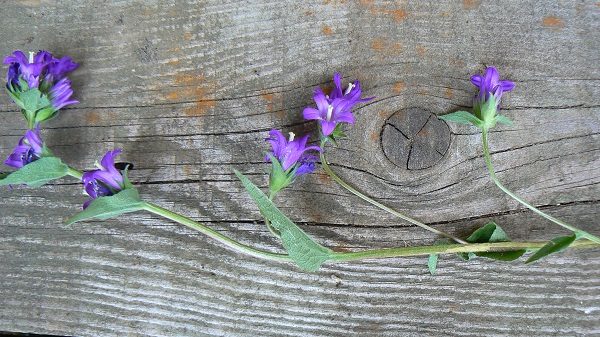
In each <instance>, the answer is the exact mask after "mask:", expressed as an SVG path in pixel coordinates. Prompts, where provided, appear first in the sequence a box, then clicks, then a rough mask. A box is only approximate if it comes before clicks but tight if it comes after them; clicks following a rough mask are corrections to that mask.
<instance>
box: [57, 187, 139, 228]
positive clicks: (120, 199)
mask: <svg viewBox="0 0 600 337" xmlns="http://www.w3.org/2000/svg"><path fill="white" fill-rule="evenodd" d="M142 209H144V202H143V201H142V200H140V196H139V194H138V192H137V190H136V189H135V188H128V189H124V190H122V191H121V192H119V193H117V194H115V195H111V196H109V197H98V198H96V199H94V200H93V201H92V202H91V203H90V204H89V205H88V207H87V208H86V209H85V210H83V211H82V212H79V213H77V214H75V215H74V216H73V217H71V218H70V219H69V220H67V225H71V224H73V223H75V222H78V221H83V220H87V219H92V218H97V219H100V220H106V219H109V218H112V217H115V216H117V215H121V214H124V213H130V212H135V211H139V210H142Z"/></svg>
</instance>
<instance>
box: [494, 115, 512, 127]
mask: <svg viewBox="0 0 600 337" xmlns="http://www.w3.org/2000/svg"><path fill="white" fill-rule="evenodd" d="M496 121H497V122H500V123H502V124H504V125H512V124H513V122H512V121H511V120H510V119H508V118H507V117H505V116H502V115H497V116H496Z"/></svg>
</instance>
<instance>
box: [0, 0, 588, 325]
mask: <svg viewBox="0 0 600 337" xmlns="http://www.w3.org/2000/svg"><path fill="white" fill-rule="evenodd" d="M599 16H600V7H598V6H597V4H596V3H594V2H590V1H580V2H561V1H552V2H547V3H544V5H543V6H542V5H540V4H538V3H537V2H536V1H496V2H491V1H441V2H439V3H432V2H410V3H400V2H387V1H358V2H353V1H342V0H327V1H317V2H313V1H305V2H294V1H280V2H268V1H253V2H239V1H212V0H211V1H189V2H188V1H178V2H173V3H167V2H162V1H143V2H142V1H131V2H127V1H106V2H97V1H88V0H86V1H77V2H70V1H66V2H54V1H23V2H16V3H11V4H5V5H4V6H3V10H2V12H0V19H1V22H3V29H2V30H0V55H8V54H10V53H11V52H12V51H13V50H15V49H21V50H34V51H35V50H38V49H46V50H50V51H51V52H53V53H55V54H56V55H70V56H72V57H73V59H74V60H75V61H76V62H78V63H80V67H79V68H78V69H77V70H76V71H75V72H73V74H72V76H71V79H72V80H73V87H74V90H75V97H76V99H78V100H80V101H81V103H79V104H77V105H75V106H74V107H71V108H68V109H65V110H64V111H62V112H61V114H60V115H59V116H58V117H57V118H56V119H54V120H52V121H49V122H48V123H46V124H45V127H44V129H43V131H42V136H43V137H44V139H45V140H46V141H47V143H48V144H49V146H50V147H51V149H52V150H53V151H54V152H55V153H56V154H57V155H59V156H60V157H61V158H63V159H64V161H65V162H67V163H69V164H70V165H72V166H73V167H75V168H79V169H92V168H93V163H94V161H95V160H98V159H99V158H100V157H101V156H102V155H103V154H104V153H106V151H108V150H112V149H113V148H121V149H123V154H122V155H121V156H120V157H119V160H122V161H128V162H132V163H134V164H135V167H136V168H135V170H134V171H132V172H131V174H130V177H131V179H132V180H133V181H134V183H135V184H136V186H137V187H138V189H139V191H140V193H141V195H142V197H143V198H144V199H145V200H147V201H149V202H153V203H156V204H158V205H161V206H163V207H167V208H169V209H171V210H173V211H176V212H180V213H182V214H184V215H186V216H189V217H191V218H193V219H196V220H198V221H201V222H203V223H205V224H207V225H208V226H210V227H211V228H214V229H216V230H218V231H220V232H222V233H224V234H226V235H228V236H230V237H232V238H235V239H236V240H240V241H241V242H243V243H246V244H251V245H254V246H257V247H260V248H263V249H268V250H272V251H281V246H280V244H279V243H278V242H277V240H276V239H275V238H273V237H272V236H271V235H270V233H269V232H268V230H266V229H265V228H264V225H263V224H262V222H261V219H260V215H259V213H258V211H257V209H256V206H255V205H254V204H253V202H252V200H251V198H250V197H249V196H248V195H247V194H245V192H244V191H243V187H242V185H241V183H239V182H238V181H237V180H236V179H235V176H234V175H233V173H232V169H234V168H236V169H238V170H240V171H242V172H243V173H244V174H247V175H248V176H249V177H251V179H252V180H253V181H254V182H255V183H256V184H257V185H258V186H260V187H265V186H266V183H267V181H266V176H265V175H264V168H265V167H266V166H265V163H264V162H263V152H264V151H265V150H267V144H266V143H265V142H264V141H263V139H264V138H265V137H266V136H267V135H268V131H269V130H270V129H271V128H279V129H282V130H283V131H284V132H288V131H294V132H296V133H297V134H302V133H305V132H312V133H313V135H314V133H315V131H316V126H315V124H314V123H312V122H306V121H304V120H303V119H302V116H301V111H302V109H303V108H304V107H305V106H308V105H310V104H312V99H311V91H312V90H313V89H314V88H315V87H316V86H322V87H323V88H326V87H331V82H332V77H333V74H334V73H335V72H340V73H341V74H342V75H343V76H344V81H345V83H346V82H347V81H349V80H354V79H358V80H360V81H361V83H362V86H363V90H364V92H365V95H366V96H376V97H377V98H376V99H374V100H373V101H371V102H369V103H366V104H362V105H360V106H359V107H358V109H356V113H355V116H356V124H355V125H354V126H351V127H348V128H346V131H347V133H348V135H349V136H350V137H349V139H346V140H343V141H341V142H340V146H339V147H337V148H334V147H328V148H327V150H326V153H327V158H328V161H329V162H330V165H331V166H332V168H333V169H334V170H335V171H336V172H337V173H338V174H339V175H340V176H342V177H343V178H344V179H347V180H350V181H352V183H353V185H354V186H356V187H357V188H359V189H361V190H363V191H366V192H368V194H369V195H371V196H373V197H375V198H376V199H377V200H379V201H381V202H383V203H385V204H387V205H389V206H391V207H393V208H395V209H398V210H400V211H402V212H405V213H407V214H409V215H411V216H413V217H415V218H417V219H420V220H422V221H424V222H426V223H428V224H430V225H432V226H434V227H436V228H439V229H442V230H445V231H449V232H452V233H455V234H457V235H463V236H464V235H468V234H469V233H470V232H471V231H472V230H474V229H475V228H476V227H477V226H481V225H483V224H485V223H486V222H488V221H496V222H497V223H498V224H500V225H501V226H502V227H503V228H504V229H505V230H506V231H507V233H508V234H509V235H510V237H511V238H512V239H514V240H533V239H549V238H552V237H553V236H556V235H560V234H565V231H563V230H562V229H561V228H560V227H558V226H556V225H553V224H551V223H548V222H547V221H545V220H543V219H541V218H539V217H536V216H534V215H533V214H531V213H530V212H528V211H527V210H524V209H523V207H521V206H519V205H518V204H517V203H515V202H514V201H512V200H511V199H509V198H508V197H506V196H505V195H504V194H503V193H502V192H501V191H499V190H497V189H495V187H494V186H493V185H492V184H491V182H490V181H489V177H488V176H487V171H486V167H485V161H484V159H483V156H482V147H481V140H480V134H479V133H477V132H476V130H474V129H473V128H471V127H468V126H463V125H455V124H452V125H449V128H450V145H449V148H448V151H447V152H446V153H445V155H444V156H443V157H442V158H441V159H440V160H439V161H438V162H437V163H436V164H435V165H434V166H432V167H429V168H425V169H420V170H408V169H405V168H402V167H399V166H397V165H395V164H394V163H392V162H391V161H390V160H389V158H388V157H387V156H386V154H385V153H384V150H383V148H382V139H381V134H382V129H383V128H384V126H385V125H386V121H387V120H388V118H389V117H390V116H392V115H394V114H396V113H398V112H401V111H404V110H406V109H411V108H418V109H421V110H422V111H424V113H427V114H429V113H432V114H435V115H441V114H445V113H448V112H451V111H456V110H458V109H465V108H468V106H469V105H470V104H471V99H472V97H473V95H474V94H475V90H474V87H473V86H472V85H471V84H470V82H469V76H470V75H472V74H475V73H480V72H482V71H484V70H485V67H486V66H495V67H496V68H498V69H499V71H500V73H501V75H502V76H503V78H507V79H510V80H512V81H514V82H515V83H516V84H517V86H516V87H515V89H514V90H513V91H512V92H511V93H509V94H506V95H505V96H504V97H503V103H502V108H503V111H504V114H505V115H506V116H507V117H509V118H510V119H511V120H513V121H514V122H515V124H514V125H512V126H499V127H498V128H496V129H494V132H492V133H491V135H490V142H491V150H492V159H493V161H494V165H495V166H496V169H497V171H498V175H499V178H500V179H501V180H502V181H503V182H504V183H505V185H507V186H508V187H509V188H511V189H512V190H514V191H515V192H517V193H518V194H519V195H521V196H522V197H523V198H525V199H526V200H528V201H531V202H532V203H533V204H535V205H536V206H539V207H541V208H542V209H543V210H544V211H547V212H549V213H550V214H552V215H554V216H557V217H560V218H561V219H564V220H565V221H567V222H570V223H573V224H574V225H577V226H579V227H580V228H583V229H586V230H589V231H590V232H592V233H595V234H596V235H600V229H599V227H598V224H597V219H598V216H599V212H600V207H599V206H600V188H599V184H600V109H599V106H600V90H599V89H598V88H599V87H600V86H599V83H600V82H599V78H600V76H599V71H598V61H599V59H598V50H599V47H600V41H599V40H598V39H597V31H598V28H599ZM25 127H26V125H25V124H24V123H23V120H22V119H21V115H20V113H19V112H18V110H17V109H16V108H15V106H14V105H13V104H12V103H11V102H10V99H9V98H8V96H7V95H5V96H4V98H3V99H1V100H0V154H2V155H3V156H8V154H10V151H11V150H12V148H13V147H14V146H15V145H16V142H17V141H18V138H19V137H20V136H22V134H23V133H24V130H25ZM311 139H312V140H313V141H314V140H315V139H316V138H315V136H313V137H312V138H311ZM388 145H390V144H388ZM86 200H87V197H86V196H85V195H83V194H82V192H81V185H80V184H78V183H77V182H76V181H74V180H70V179H61V180H58V181H55V182H53V183H51V184H49V185H46V186H43V187H41V188H37V189H31V188H26V187H20V186H14V187H13V188H12V189H2V190H0V212H1V214H2V216H1V218H0V219H1V220H0V221H1V223H2V226H0V331H18V332H32V333H44V334H58V335H78V336H98V335H102V336H122V335H131V336H149V335H151V336H174V335H179V336H190V335H215V336H225V335H226V336H241V335H246V336H256V335H260V336H317V335H328V336H347V335H369V336H415V335H431V336H445V335H448V336H482V335H485V336H515V335H523V336H575V335H577V336H593V335H596V334H598V333H600V330H599V328H598V322H599V321H600V308H599V306H598V303H599V300H600V271H599V270H600V262H599V260H598V250H588V251H583V250H577V251H575V250H573V251H567V252H563V253H561V254H560V255H556V256H553V257H551V258H549V259H547V260H544V261H541V262H539V263H535V264H532V265H527V266H525V265H523V264H522V261H516V262H512V263H498V262H493V261H487V260H484V259H476V260H474V261H472V262H469V263H465V262H464V261H462V260H460V259H458V258H457V257H454V256H444V257H442V258H441V259H440V268H439V270H438V273H437V274H436V275H435V276H430V275H429V273H428V271H427V268H426V262H427V261H426V258H424V257H414V258H404V259H385V260H366V261H361V262H353V263H339V264H332V263H326V264H325V265H324V266H323V268H322V269H321V270H319V271H318V272H316V273H305V272H302V271H301V270H299V269H298V268H297V267H295V266H294V265H292V264H282V263H273V262H265V261H260V260H256V259H254V258H250V257H246V256H243V255H240V254H237V253H235V252H233V251H230V250H228V249H227V248H224V247H222V246H220V245H218V244H216V243H214V242H212V241H211V240H210V239H207V238H205V237H203V236H202V235H200V234H198V233H197V232H194V231H192V230H190V229H187V228H185V227H183V226H180V225H177V224H175V223H171V222H169V221H164V220H162V219H159V218H157V217H156V216H153V215H150V214H148V213H135V214H128V215H124V216H121V217H119V218H117V219H111V220H108V221H102V222H101V221H89V222H83V223H78V224H76V225H74V226H72V227H70V228H63V227H62V223H64V221H65V220H66V219H67V218H69V217H70V216H71V215H72V214H73V213H75V212H77V211H78V210H79V209H80V207H81V204H83V202H85V201H86ZM276 202H277V204H278V205H279V206H280V207H281V209H282V211H284V212H285V213H286V214H288V215H289V216H290V217H291V218H292V219H293V220H294V221H297V223H298V224H299V225H300V226H301V227H302V228H303V229H305V230H306V231H307V232H308V233H309V234H310V235H312V236H314V237H315V238H316V239H317V240H318V241H319V242H321V243H323V244H324V245H326V246H328V247H330V248H331V249H334V250H339V251H345V250H360V249H366V248H375V247H394V246H403V245H422V244H431V243H432V242H433V241H434V240H435V239H436V238H435V236H433V235H430V234H429V233H427V232H424V231H422V230H421V229H419V228H415V227H412V226H409V225H408V224H406V223H404V222H402V221H400V220H397V219H395V218H393V217H392V216H389V215H388V214H386V213H383V212H381V211H379V210H377V209H373V208H372V207H371V206H369V205H367V204H364V203H362V202H360V201H359V200H358V199H357V198H356V197H353V196H352V195H349V194H348V193H347V192H346V191H345V190H344V189H342V188H341V187H339V186H337V185H336V184H335V183H334V182H333V181H331V179H329V178H328V177H327V176H326V174H325V173H324V172H323V171H322V170H320V169H319V170H318V171H317V172H316V173H315V174H312V175H309V176H305V177H303V178H302V179H300V180H299V181H298V182H297V183H295V184H294V185H293V186H292V187H291V188H289V189H286V190H285V191H283V192H281V194H280V196H279V197H278V199H277V200H276Z"/></svg>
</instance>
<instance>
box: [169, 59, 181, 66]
mask: <svg viewBox="0 0 600 337" xmlns="http://www.w3.org/2000/svg"><path fill="white" fill-rule="evenodd" d="M167 64H169V65H172V66H176V65H178V64H179V59H171V60H168V61H167Z"/></svg>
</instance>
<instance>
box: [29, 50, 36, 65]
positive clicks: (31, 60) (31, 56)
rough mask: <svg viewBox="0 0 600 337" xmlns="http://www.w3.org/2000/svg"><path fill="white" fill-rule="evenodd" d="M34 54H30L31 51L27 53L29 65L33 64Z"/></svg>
mask: <svg viewBox="0 0 600 337" xmlns="http://www.w3.org/2000/svg"><path fill="white" fill-rule="evenodd" d="M34 54H35V53H34V52H32V51H30V52H29V64H31V63H33V55H34Z"/></svg>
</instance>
